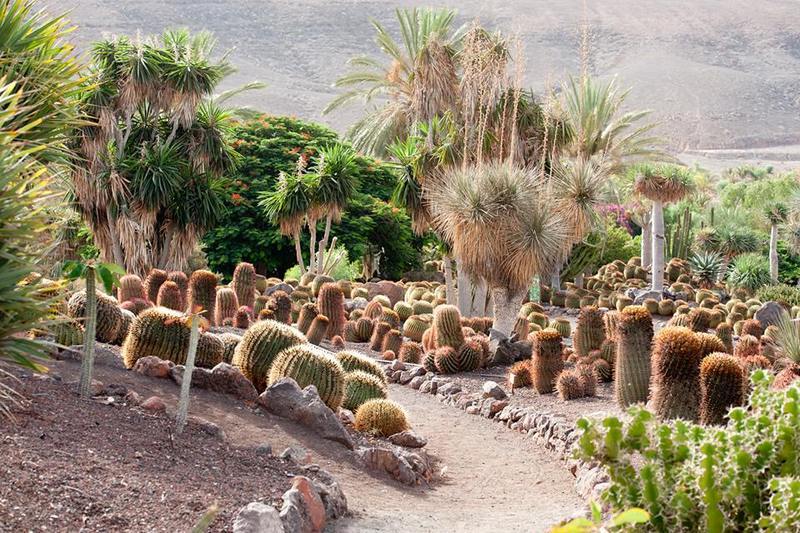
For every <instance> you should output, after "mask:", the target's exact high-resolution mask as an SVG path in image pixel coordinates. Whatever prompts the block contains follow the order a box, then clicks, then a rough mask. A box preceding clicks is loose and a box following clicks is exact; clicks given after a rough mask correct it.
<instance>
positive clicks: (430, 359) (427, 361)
mask: <svg viewBox="0 0 800 533" xmlns="http://www.w3.org/2000/svg"><path fill="white" fill-rule="evenodd" d="M422 368H424V369H425V370H426V371H427V372H438V371H439V369H438V368H437V367H436V352H435V351H430V352H425V355H423V356H422Z"/></svg>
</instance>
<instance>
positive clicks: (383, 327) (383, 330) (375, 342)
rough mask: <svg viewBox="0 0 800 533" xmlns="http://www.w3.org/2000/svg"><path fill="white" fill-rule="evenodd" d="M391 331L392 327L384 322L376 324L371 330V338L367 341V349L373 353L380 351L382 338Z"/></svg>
mask: <svg viewBox="0 0 800 533" xmlns="http://www.w3.org/2000/svg"><path fill="white" fill-rule="evenodd" d="M391 329H392V326H391V325H389V324H388V323H386V322H378V323H377V324H375V327H374V328H373V330H372V337H370V340H369V349H370V350H373V351H375V352H379V351H381V348H382V347H383V338H384V337H385V336H386V334H387V333H389V331H390V330H391Z"/></svg>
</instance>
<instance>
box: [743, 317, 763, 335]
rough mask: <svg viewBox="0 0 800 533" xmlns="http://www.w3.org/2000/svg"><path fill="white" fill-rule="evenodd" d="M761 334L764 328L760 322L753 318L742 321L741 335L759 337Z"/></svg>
mask: <svg viewBox="0 0 800 533" xmlns="http://www.w3.org/2000/svg"><path fill="white" fill-rule="evenodd" d="M763 334H764V328H763V327H762V326H761V322H759V321H758V320H756V319H755V318H748V319H747V320H745V321H744V322H743V323H742V335H752V336H753V337H755V338H757V339H760V338H761V335H763Z"/></svg>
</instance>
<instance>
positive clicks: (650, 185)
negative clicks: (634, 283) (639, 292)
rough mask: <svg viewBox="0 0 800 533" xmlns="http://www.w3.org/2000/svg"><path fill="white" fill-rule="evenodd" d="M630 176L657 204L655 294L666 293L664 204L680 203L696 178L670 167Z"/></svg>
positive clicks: (643, 167)
mask: <svg viewBox="0 0 800 533" xmlns="http://www.w3.org/2000/svg"><path fill="white" fill-rule="evenodd" d="M630 172H632V173H633V174H634V175H635V185H634V187H635V190H636V192H637V193H639V194H641V195H642V196H644V197H645V198H647V199H648V200H650V201H651V202H652V203H653V206H652V211H651V220H652V250H653V252H652V260H653V269H652V272H653V280H652V290H653V291H657V292H659V293H660V292H661V291H662V290H663V289H664V204H665V203H669V202H677V201H678V200H680V199H681V198H683V197H684V196H686V195H687V194H688V193H689V191H690V190H691V187H692V174H691V172H690V171H689V170H688V169H686V168H684V167H679V166H676V165H670V164H658V165H651V164H639V165H636V166H634V167H633V168H632V169H631V170H630Z"/></svg>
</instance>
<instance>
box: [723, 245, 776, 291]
mask: <svg viewBox="0 0 800 533" xmlns="http://www.w3.org/2000/svg"><path fill="white" fill-rule="evenodd" d="M769 283H770V275H769V261H767V258H766V257H764V256H763V255H761V254H752V253H750V254H742V255H740V256H738V257H736V259H734V260H733V263H732V264H731V266H730V270H729V271H728V284H729V285H731V286H732V287H740V288H743V289H746V290H747V291H748V292H750V293H753V292H755V291H757V290H758V289H760V288H761V287H763V286H764V285H769Z"/></svg>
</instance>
